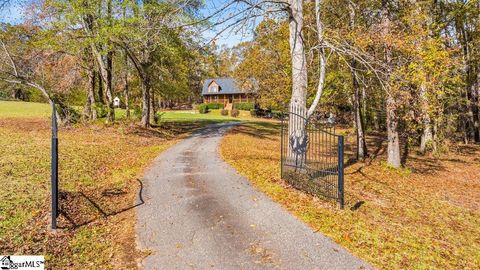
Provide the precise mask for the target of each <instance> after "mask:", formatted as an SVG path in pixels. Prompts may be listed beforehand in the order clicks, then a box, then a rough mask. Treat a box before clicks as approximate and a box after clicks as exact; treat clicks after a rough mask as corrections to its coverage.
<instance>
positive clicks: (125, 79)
mask: <svg viewBox="0 0 480 270" xmlns="http://www.w3.org/2000/svg"><path fill="white" fill-rule="evenodd" d="M128 75H129V66H128V55H127V52H125V74H124V78H123V79H124V83H125V84H124V87H125V88H124V89H123V92H124V94H125V110H126V117H127V119H130V100H129V99H130V93H129V89H128Z"/></svg>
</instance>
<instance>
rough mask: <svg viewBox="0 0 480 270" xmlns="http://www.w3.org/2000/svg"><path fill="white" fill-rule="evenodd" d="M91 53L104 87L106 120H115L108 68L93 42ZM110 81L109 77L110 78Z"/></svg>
mask: <svg viewBox="0 0 480 270" xmlns="http://www.w3.org/2000/svg"><path fill="white" fill-rule="evenodd" d="M90 47H91V50H92V54H93V55H94V57H95V60H96V61H97V65H98V68H99V70H100V75H101V76H100V77H101V78H102V79H101V82H102V84H103V88H104V89H106V91H105V92H106V96H107V102H108V104H107V121H108V122H113V121H115V109H114V108H113V93H112V84H111V83H109V75H108V69H107V67H106V66H105V63H104V61H103V57H102V55H101V54H100V52H99V51H98V50H97V47H96V46H95V44H90ZM110 82H111V79H110Z"/></svg>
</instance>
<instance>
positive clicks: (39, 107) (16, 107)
mask: <svg viewBox="0 0 480 270" xmlns="http://www.w3.org/2000/svg"><path fill="white" fill-rule="evenodd" d="M51 114H52V109H51V107H50V106H49V105H48V104H46V103H34V102H21V101H1V100H0V117H1V118H45V117H49V116H50V115H51Z"/></svg>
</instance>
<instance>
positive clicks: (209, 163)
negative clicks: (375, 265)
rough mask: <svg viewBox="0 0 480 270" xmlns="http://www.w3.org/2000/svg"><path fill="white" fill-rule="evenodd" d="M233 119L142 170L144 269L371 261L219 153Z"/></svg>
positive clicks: (351, 265) (333, 265) (354, 265)
mask: <svg viewBox="0 0 480 270" xmlns="http://www.w3.org/2000/svg"><path fill="white" fill-rule="evenodd" d="M232 125H233V124H218V125H213V126H210V127H208V128H205V129H203V130H201V131H199V132H197V133H195V134H194V135H193V136H192V137H190V138H189V139H186V140H184V141H182V142H180V143H179V144H177V145H175V146H173V147H172V148H170V149H169V150H167V151H165V152H163V153H162V154H161V155H160V156H159V157H158V158H157V159H156V160H155V162H154V163H153V165H152V166H151V167H150V169H149V170H147V172H146V174H145V176H144V178H143V183H144V190H143V199H144V201H145V203H144V204H143V205H141V206H140V207H138V208H137V211H138V212H137V219H138V222H137V234H138V238H137V240H138V245H139V247H140V248H141V249H148V250H150V251H151V255H149V256H148V257H146V258H145V259H144V260H143V262H142V265H143V267H144V268H145V269H363V268H371V266H369V265H367V264H366V263H364V262H363V261H362V260H360V259H358V258H356V257H354V256H353V255H351V254H350V253H348V252H347V251H346V250H345V249H343V248H342V247H340V246H339V245H337V244H335V243H334V242H333V241H331V240H330V239H329V238H327V237H325V236H323V235H322V234H320V233H315V232H314V231H313V230H312V229H311V228H309V227H307V226H306V225H305V224H304V223H302V222H301V221H299V220H297V219H296V218H295V217H294V216H292V215H291V214H290V213H288V212H287V211H286V210H285V209H283V208H282V207H281V206H280V205H278V204H276V203H274V202H272V201H271V200H270V199H269V198H268V197H267V196H265V195H264V194H263V193H261V192H259V191H257V190H256V189H255V188H253V187H252V186H251V185H250V184H249V182H248V181H247V180H246V179H245V178H244V177H242V176H240V175H239V174H238V173H237V172H236V171H235V170H234V169H233V168H231V167H230V166H229V165H227V164H226V163H225V162H224V161H222V160H221V158H220V157H219V155H218V152H217V151H218V144H219V142H220V140H221V137H222V134H223V133H224V132H225V131H226V130H227V129H228V128H230V127H231V126H232Z"/></svg>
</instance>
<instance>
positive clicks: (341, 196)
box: [338, 136, 345, 209]
mask: <svg viewBox="0 0 480 270" xmlns="http://www.w3.org/2000/svg"><path fill="white" fill-rule="evenodd" d="M343 150H344V139H343V136H339V137H338V202H339V203H340V209H343V207H344V205H345V201H344V187H343V185H344V181H343V180H344V179H343V177H344V174H343V173H344V172H343V170H344V168H343Z"/></svg>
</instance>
